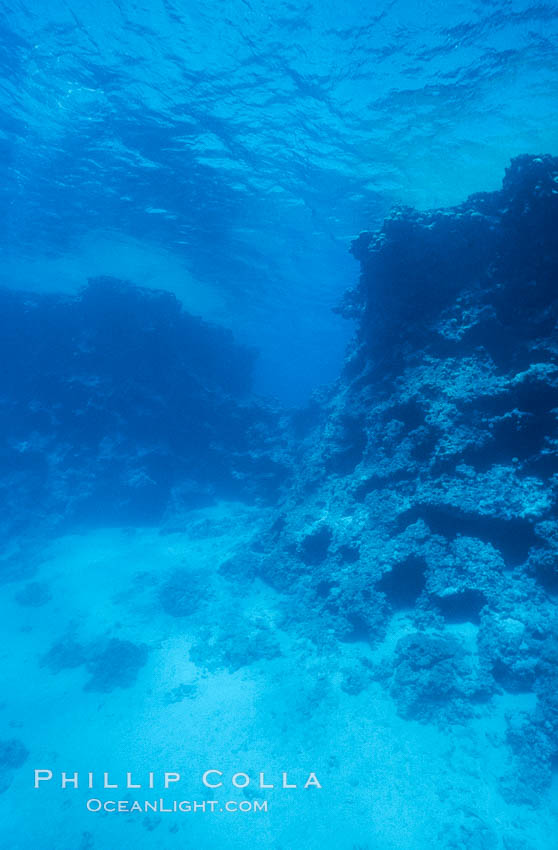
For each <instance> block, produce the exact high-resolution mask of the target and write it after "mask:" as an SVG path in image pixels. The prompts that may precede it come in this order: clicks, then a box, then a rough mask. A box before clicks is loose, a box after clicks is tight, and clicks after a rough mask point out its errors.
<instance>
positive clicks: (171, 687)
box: [0, 503, 558, 850]
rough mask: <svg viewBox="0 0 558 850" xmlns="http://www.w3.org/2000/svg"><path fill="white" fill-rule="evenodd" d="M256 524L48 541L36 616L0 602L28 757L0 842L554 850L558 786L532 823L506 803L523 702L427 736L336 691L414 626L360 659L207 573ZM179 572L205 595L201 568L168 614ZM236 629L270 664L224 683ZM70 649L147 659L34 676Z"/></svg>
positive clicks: (18, 726) (271, 595) (11, 700)
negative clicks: (115, 674)
mask: <svg viewBox="0 0 558 850" xmlns="http://www.w3.org/2000/svg"><path fill="white" fill-rule="evenodd" d="M258 518H259V512H258V510H257V509H251V508H248V507H246V506H244V505H240V504H227V503H221V504H220V505H219V506H216V507H212V508H207V509H204V510H198V511H194V512H192V513H191V514H190V515H189V516H188V517H187V518H186V520H185V522H184V525H183V528H182V529H181V530H180V531H176V532H174V533H170V534H169V533H161V532H160V530H159V529H157V528H108V529H95V530H91V531H87V532H85V531H84V532H82V533H80V534H74V535H69V536H65V537H62V538H59V539H57V540H55V541H51V542H50V543H48V544H46V545H45V548H44V552H43V559H42V562H41V563H40V565H39V566H38V568H37V571H36V573H35V574H34V575H33V576H32V577H31V578H30V579H28V580H29V581H33V582H37V583H39V584H40V585H41V586H43V587H44V586H46V587H47V588H48V592H49V594H50V599H48V601H46V602H45V604H42V605H40V606H36V605H35V606H29V605H22V604H21V601H18V600H17V599H16V596H17V595H18V594H20V592H21V590H22V587H23V586H24V583H22V582H15V583H9V584H4V585H3V586H2V587H1V588H0V593H1V597H2V598H1V609H2V611H3V616H2V619H1V620H0V628H1V630H2V640H1V646H2V682H3V698H2V703H1V707H0V711H1V714H0V717H1V725H2V730H3V737H4V738H18V739H20V740H21V741H22V742H23V743H24V745H25V746H26V748H27V749H28V751H29V758H28V759H27V761H26V763H25V764H24V765H23V767H21V768H20V769H18V770H17V771H14V773H13V777H12V780H11V784H10V786H9V788H8V789H7V790H6V791H5V792H4V793H3V794H1V795H0V847H2V848H9V850H29V848H37V849H38V850H50V849H51V848H52V850H117V848H118V850H132V849H133V850H142V848H157V850H166V848H172V850H177V848H180V850H188V848H217V847H223V848H231V850H235V849H237V850H245V848H257V847H262V848H267V847H269V848H273V850H302V848H316V850H317V848H338V850H396V848H397V850H399V848H401V850H404V849H405V850H425V848H431V847H432V848H435V847H441V848H445V847H456V848H457V847H463V848H469V847H471V848H477V847H478V848H483V847H485V846H486V847H487V848H488V847H491V846H492V844H489V843H486V845H485V844H484V843H483V838H482V835H483V824H486V825H488V826H489V827H490V829H491V830H492V831H493V833H496V834H497V835H498V836H499V837H500V838H499V842H500V843H499V845H498V846H501V847H505V848H507V847H513V848H516V847H517V848H520V847H521V846H523V845H522V841H523V840H525V841H526V842H527V844H528V846H531V845H532V846H533V847H536V848H538V850H550V848H551V847H554V846H555V843H553V842H554V838H553V836H556V835H558V793H557V791H558V788H557V787H556V785H555V786H554V787H553V788H552V789H551V791H550V792H549V794H548V798H545V799H542V800H541V803H540V807H539V808H537V809H535V808H531V807H528V806H510V805H508V804H507V803H506V802H505V800H504V798H503V797H502V795H501V794H500V791H499V783H500V777H501V776H502V775H503V773H504V772H505V771H506V769H509V764H508V762H507V758H508V755H507V753H508V752H509V750H508V749H507V748H506V747H505V746H504V741H503V739H504V734H505V714H506V711H507V710H508V709H509V708H511V707H512V705H513V706H515V707H518V706H519V707H521V703H522V701H523V702H525V703H526V707H528V705H527V702H526V700H527V699H528V698H527V697H526V696H525V695H517V696H513V695H510V694H507V695H505V696H500V697H498V698H496V699H494V700H492V701H491V702H490V703H488V704H487V705H482V706H479V708H478V713H477V716H476V717H475V719H474V720H473V721H471V722H469V723H468V724H467V725H455V726H452V727H448V728H446V729H438V728H436V727H435V726H432V725H422V724H420V723H417V722H409V721H405V720H402V719H401V718H399V717H398V716H397V714H396V711H395V706H394V703H393V701H392V700H391V698H390V697H389V695H388V693H387V691H386V689H385V688H384V687H383V686H382V685H380V684H376V683H372V684H370V685H369V686H368V687H367V688H365V690H364V691H362V692H361V693H358V694H351V693H348V692H347V690H345V689H343V688H342V687H341V683H342V681H343V678H344V677H345V680H346V679H347V676H349V677H350V672H351V669H352V668H354V669H355V670H356V669H362V666H363V664H362V659H366V658H369V659H370V660H371V661H379V660H380V659H381V658H382V656H384V655H386V653H387V652H388V651H389V647H390V646H392V645H393V643H394V642H395V641H396V640H397V638H398V637H400V636H401V635H402V634H403V633H404V632H405V630H409V631H412V626H411V624H410V622H409V621H408V620H407V618H406V617H405V616H404V615H400V616H399V617H396V618H394V620H393V621H392V627H391V630H390V632H389V634H388V636H387V638H386V641H385V642H384V643H382V644H381V645H380V646H378V647H376V648H374V650H373V651H372V650H371V648H370V646H369V645H368V644H365V643H361V642H355V643H340V642H339V641H338V640H337V639H336V638H335V637H334V636H333V635H327V634H326V635H323V636H322V638H321V639H319V640H317V639H316V635H317V632H316V630H315V629H313V630H312V633H310V632H306V630H305V625H304V624H303V623H297V622H296V621H295V620H293V618H292V616H291V615H290V612H289V608H290V603H289V599H288V598H287V597H285V596H282V595H280V594H277V593H276V592H275V591H273V590H272V589H271V588H269V587H267V586H266V585H265V584H263V583H262V582H261V581H260V580H255V581H246V580H241V579H239V578H231V577H225V576H224V575H222V574H221V573H219V566H220V565H221V564H222V563H223V562H224V561H226V560H227V558H228V557H230V555H232V554H233V553H234V552H236V551H238V549H239V547H240V548H241V547H243V546H246V545H247V543H248V541H249V539H250V536H251V535H252V534H253V533H254V531H255V529H256V528H257V525H258ZM176 569H181V570H183V569H187V570H192V571H193V573H195V574H196V581H198V582H199V578H200V572H201V571H203V582H204V585H205V588H206V589H205V590H204V594H203V595H204V599H203V600H202V601H201V602H200V605H199V606H198V608H197V610H196V611H195V613H193V614H192V615H190V616H184V617H175V616H171V615H170V614H169V613H166V612H165V611H164V610H163V608H162V606H161V602H160V591H159V588H160V586H161V583H162V582H164V581H165V580H166V579H167V578H168V576H169V575H171V574H172V573H173V571H174V570H176ZM453 628H454V629H455V630H456V632H457V633H459V634H460V636H461V637H462V640H463V641H464V642H467V641H471V640H473V639H474V636H475V635H474V631H475V627H474V626H473V625H471V624H464V625H460V626H455V627H453ZM247 634H248V635H252V636H255V639H256V640H260V639H261V640H264V639H266V637H265V636H267V638H269V637H270V636H271V638H272V640H276V641H277V642H278V644H279V646H280V651H281V654H280V655H276V657H273V658H260V659H256V660H253V661H252V662H251V663H249V664H247V665H246V666H241V667H240V668H239V669H236V670H232V669H229V668H228V667H227V659H228V658H229V657H230V656H231V652H232V653H233V654H234V651H235V647H237V646H240V647H242V645H243V644H242V643H241V641H242V636H244V637H245V636H246V635H247ZM69 635H71V636H72V637H73V639H74V640H75V641H77V642H78V643H82V644H88V643H89V642H92V641H93V642H94V641H97V640H99V639H101V638H107V637H108V638H110V637H118V638H120V639H122V640H130V641H132V642H134V643H136V644H141V643H144V644H147V646H148V647H149V653H148V660H147V663H146V664H145V666H143V667H142V668H141V669H140V670H139V673H138V675H137V679H136V681H135V683H134V684H132V685H130V686H128V687H124V688H120V687H116V688H114V689H113V690H111V691H109V692H107V693H103V692H99V691H95V690H86V689H84V686H85V685H86V683H87V681H88V679H89V678H90V676H89V674H88V672H87V670H86V668H85V667H84V666H83V665H82V666H78V667H75V668H68V669H61V670H59V671H58V672H55V671H54V670H53V669H52V667H49V666H48V665H45V663H44V656H45V654H46V653H47V652H48V651H49V649H50V648H51V647H52V646H53V644H55V643H56V642H57V641H59V640H60V639H62V638H67V637H68V636H69ZM386 644H387V645H386ZM192 646H195V647H197V649H196V651H194V652H193V655H194V657H195V658H196V661H197V664H196V663H193V661H192V660H190V650H191V648H192ZM200 647H201V648H200ZM204 647H205V649H204ZM234 666H235V664H234V663H233V664H229V667H234ZM34 768H50V769H52V770H53V771H54V772H55V777H57V778H58V775H59V773H58V775H57V773H56V772H57V771H58V772H60V771H62V770H65V771H66V772H68V773H69V772H73V771H75V770H79V771H82V772H83V775H84V774H85V772H86V771H88V770H92V771H97V772H98V773H99V774H100V772H102V771H104V770H107V771H110V772H111V776H113V775H114V776H115V777H117V778H120V779H122V778H124V773H125V771H126V770H131V771H133V773H134V777H135V776H138V777H139V776H140V774H143V776H144V777H146V775H147V772H148V771H149V770H153V771H155V772H156V774H157V775H158V776H160V775H161V774H162V772H163V771H164V770H168V771H179V772H180V773H181V774H182V776H183V780H182V782H181V784H180V785H179V786H175V788H174V789H173V790H169V791H167V792H164V791H161V790H156V791H149V790H148V789H145V790H141V791H128V792H127V791H125V790H124V789H122V790H120V791H113V792H103V791H95V792H90V791H87V790H86V789H80V790H78V791H75V790H73V789H71V788H69V789H67V790H65V791H61V790H60V788H59V787H55V782H54V781H53V782H51V783H50V784H49V785H48V787H47V786H45V787H44V788H41V790H39V791H36V790H34V789H33V769H34ZM207 768H217V769H220V770H222V771H223V772H224V773H225V774H228V775H230V774H231V773H232V772H235V771H244V772H247V773H248V774H250V775H251V776H253V777H254V780H255V779H257V776H258V774H259V772H260V771H264V772H265V775H266V779H267V781H276V782H278V783H280V777H281V772H282V771H284V770H286V771H288V774H289V781H299V782H303V781H304V778H305V777H306V774H307V773H308V772H309V771H310V770H313V771H315V772H316V773H317V775H318V777H319V779H320V781H321V783H322V785H323V788H322V789H321V790H318V789H315V788H309V789H307V790H303V789H297V790H282V789H279V788H275V789H273V790H272V791H267V792H258V791H257V790H254V789H252V786H251V787H250V789H248V791H247V793H246V794H244V793H243V792H242V791H238V790H237V791H235V790H233V789H232V788H224V789H222V792H209V791H208V790H206V791H205V792H204V789H203V786H202V784H201V779H200V777H201V774H202V772H203V770H205V769H207ZM268 777H269V778H268ZM135 781H138V780H137V779H136V780H135ZM139 781H141V780H139ZM262 793H264V794H266V795H267V796H266V797H265V799H267V800H268V812H267V813H265V812H246V813H215V814H210V813H209V812H206V813H202V812H197V813H177V814H174V813H173V814H167V813H164V814H161V815H159V814H153V813H151V814H148V815H145V814H143V813H133V814H124V813H121V814H93V813H89V812H88V811H87V810H86V805H85V803H86V800H87V799H88V798H89V797H90V796H98V797H102V798H104V799H110V798H111V797H112V798H114V799H128V800H133V799H138V800H140V801H143V800H145V799H158V798H159V797H164V799H165V800H173V799H189V800H203V799H217V800H219V801H224V800H238V801H240V800H243V799H253V797H256V798H258V799H263V797H262V796H261V795H262ZM471 824H473V826H471ZM475 824H477V825H478V828H476V827H475V826H474V825H475ZM504 835H505V836H507V839H506V843H502V836H504ZM514 841H515V843H514ZM460 842H461V843H460Z"/></svg>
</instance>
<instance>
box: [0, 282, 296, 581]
mask: <svg viewBox="0 0 558 850" xmlns="http://www.w3.org/2000/svg"><path fill="white" fill-rule="evenodd" d="M253 357H254V355H253V352H251V351H249V350H247V349H245V348H243V347H241V346H239V345H238V344H236V343H235V342H234V340H233V338H232V335H231V334H230V332H228V331H225V330H223V329H221V328H218V327H215V326H212V325H209V324H207V323H206V322H204V321H202V320H201V319H198V318H196V317H194V316H191V315H189V314H188V313H186V312H185V311H184V310H183V309H182V308H181V305H180V303H179V302H178V301H177V299H176V298H175V297H174V296H173V295H171V294H169V293H166V292H157V291H150V290H144V289H139V288H137V287H134V286H132V285H130V284H127V283H124V282H122V281H118V280H114V279H109V278H100V279H95V280H92V281H90V282H89V285H88V286H87V287H86V288H85V289H84V290H83V291H82V292H81V293H80V294H79V295H77V296H72V297H70V296H61V295H53V294H31V293H22V292H18V291H13V290H3V291H0V358H1V360H2V363H3V368H2V370H1V372H0V404H1V408H2V419H3V427H2V439H1V443H0V472H1V473H2V474H1V486H2V488H3V499H4V503H5V504H6V505H9V508H8V510H7V511H6V512H5V513H4V515H3V518H2V522H3V524H4V531H5V536H6V537H10V536H11V537H12V539H13V537H14V535H16V534H17V533H18V532H19V531H22V532H25V533H26V535H27V539H29V531H30V529H36V528H37V527H40V528H41V529H42V530H44V529H45V528H46V527H54V528H57V529H59V528H60V527H61V526H63V525H64V524H66V525H68V524H69V523H72V524H75V523H76V522H80V521H83V522H87V523H94V524H103V523H107V522H108V523H113V522H117V523H122V522H132V523H133V522H139V523H141V522H161V521H165V522H168V523H170V524H173V523H174V524H175V525H176V524H177V523H178V524H179V523H180V512H181V510H184V509H187V508H188V507H191V506H199V505H200V504H204V503H209V502H211V500H212V499H213V498H214V497H215V496H219V497H221V498H223V497H228V498H244V499H263V500H266V499H269V498H271V497H272V495H274V494H275V492H276V489H277V487H278V486H279V485H280V483H281V481H282V480H283V479H284V477H285V474H286V468H285V465H284V458H285V456H286V455H285V452H284V451H283V450H281V451H279V450H278V449H279V448H280V443H279V441H280V429H279V428H278V425H277V423H278V420H279V413H278V412H277V411H276V410H274V409H273V408H272V407H271V406H269V405H266V404H264V403H259V402H256V401H254V400H253V399H249V398H248V394H249V390H250V385H251V370H252V361H253ZM8 554H9V553H8ZM24 560H25V559H22V558H21V557H20V556H19V554H18V553H16V563H15V564H14V562H13V559H11V558H10V557H9V556H8V555H6V557H5V558H3V559H2V560H1V567H2V570H1V572H2V574H3V576H4V577H5V578H9V577H10V572H11V570H12V569H13V570H16V571H17V573H18V575H21V570H22V569H23V562H24ZM27 560H29V559H28V558H27ZM31 569H32V567H31V566H30V570H31Z"/></svg>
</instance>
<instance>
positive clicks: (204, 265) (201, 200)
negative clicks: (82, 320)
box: [0, 0, 558, 403]
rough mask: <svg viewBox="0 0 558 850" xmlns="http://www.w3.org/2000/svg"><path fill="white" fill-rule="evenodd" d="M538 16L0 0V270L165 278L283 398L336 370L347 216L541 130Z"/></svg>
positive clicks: (353, 218)
mask: <svg viewBox="0 0 558 850" xmlns="http://www.w3.org/2000/svg"><path fill="white" fill-rule="evenodd" d="M557 21H558V12H557V10H556V8H555V5H554V4H553V3H540V2H536V3H530V2H524V0H502V2H500V1H499V0H490V2H486V0H483V2H480V1H479V2H477V3H475V2H453V1H452V2H448V3H439V2H436V0H432V2H403V0H398V1H397V2H385V3H384V2H374V3H372V4H371V3H369V2H354V1H352V2H340V0H334V2H327V3H319V4H318V3H304V4H302V5H300V4H299V5H297V4H293V3H288V2H285V3H280V2H259V3H250V2H247V0H237V2H221V0H219V2H211V0H209V2H204V3H203V4H202V3H196V2H188V3H186V2H172V0H150V2H146V3H143V4H142V3H132V2H104V0H103V2H97V0H96V2H87V0H80V2H79V3H78V2H75V3H71V2H70V3H58V2H52V3H49V2H43V0H41V2H35V3H32V4H31V3H25V2H17V3H4V4H2V30H1V33H2V54H1V63H2V65H1V72H2V77H3V95H2V99H1V102H0V109H1V115H2V122H1V127H2V164H1V168H2V180H1V186H2V204H3V207H4V221H5V223H4V228H3V231H2V236H1V239H2V249H3V256H4V258H3V263H2V280H3V282H5V283H7V284H9V285H11V286H20V287H22V288H32V289H41V290H43V289H49V290H55V291H60V290H64V291H75V289H76V288H78V287H79V286H81V285H82V284H83V280H84V279H85V278H87V277H91V276H95V275H98V274H113V275H116V276H117V277H121V278H126V279H132V280H134V281H135V282H136V283H137V284H145V285H154V286H157V287H160V286H163V287H164V288H168V289H170V290H171V291H174V292H176V293H177V294H178V295H179V296H180V297H181V298H182V299H183V300H184V303H185V304H186V306H187V307H188V308H190V309H191V310H192V311H193V312H195V313H199V314H201V315H203V316H204V317H208V318H214V319H217V320H219V321H221V322H223V323H225V324H227V325H228V326H229V327H232V328H233V329H234V330H235V332H236V333H237V334H238V337H239V338H240V340H241V341H243V342H246V343H248V344H250V345H255V346H257V347H258V348H259V349H260V351H261V357H260V359H259V364H258V367H257V368H258V388H259V389H260V390H261V391H264V392H266V393H268V392H270V391H271V392H272V393H274V394H276V395H277V396H279V397H280V398H281V399H285V400H288V401H289V402H297V403H298V402H300V401H301V400H303V399H305V398H307V397H308V395H309V393H310V392H311V390H312V389H314V388H315V387H316V386H317V385H318V384H320V383H322V382H324V381H328V380H331V379H333V378H334V377H335V376H336V375H337V372H338V370H339V365H340V363H341V360H342V357H343V352H344V346H345V343H346V340H347V338H348V336H349V331H348V329H347V327H346V324H345V323H343V322H342V321H341V320H340V319H338V318H336V317H335V316H333V315H332V314H331V307H332V306H334V305H335V304H336V303H337V302H338V300H339V297H340V295H341V294H342V293H343V291H344V290H345V289H346V288H347V287H348V286H350V285H352V283H353V281H354V279H355V276H356V275H357V273H358V272H357V268H356V266H355V264H354V262H353V261H352V260H351V259H350V258H349V257H348V256H347V245H348V243H349V240H350V239H351V238H352V237H353V236H354V235H355V234H356V233H358V232H359V230H361V229H363V228H365V227H372V226H373V225H375V224H378V223H380V222H381V219H382V217H383V215H384V214H385V213H386V212H387V211H388V210H389V208H390V207H391V206H392V204H393V203H400V202H402V203H408V204H411V205H413V206H418V207H422V208H428V207H432V206H439V205H445V204H448V203H456V202H458V201H460V200H462V199H463V198H464V197H466V196H467V195H468V194H470V193H471V192H473V191H479V190H487V189H492V188H496V187H497V186H498V185H499V181H500V175H501V174H502V172H503V169H504V167H505V165H506V164H507V163H508V161H509V159H510V158H511V157H512V156H515V155H517V154H519V153H525V152H533V153H537V152H541V151H543V152H544V151H552V150H553V149H554V145H555V136H556V127H555V122H553V120H552V115H553V113H554V111H555V104H556V86H557V77H558V58H557V54H556V50H557V48H556V30H557V27H558V23H557ZM285 345H288V346H289V349H290V350H291V351H292V353H293V357H292V358H289V359H288V360H287V359H286V358H285V357H284V351H285Z"/></svg>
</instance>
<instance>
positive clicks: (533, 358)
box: [230, 156, 558, 801]
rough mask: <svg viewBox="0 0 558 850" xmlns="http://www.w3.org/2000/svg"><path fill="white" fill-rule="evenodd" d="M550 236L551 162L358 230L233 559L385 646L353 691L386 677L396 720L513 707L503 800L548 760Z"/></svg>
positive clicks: (556, 314) (544, 774) (556, 580)
mask: <svg viewBox="0 0 558 850" xmlns="http://www.w3.org/2000/svg"><path fill="white" fill-rule="evenodd" d="M557 231H558V160H556V159H553V158H551V157H548V156H542V157H527V156H524V157H519V158H518V159H515V160H514V161H513V162H512V164H511V166H510V168H509V169H508V171H507V172H506V176H505V179H504V183H503V187H502V190H501V191H498V192H494V193H490V194H479V195H475V196H473V197H471V198H469V199H468V200H467V201H466V202H465V203H464V204H462V205H461V206H458V207H455V208H451V209H444V210H436V211H431V212H417V211H415V210H412V209H406V208H404V209H396V210H395V211H394V212H393V213H392V215H391V216H390V217H389V218H388V219H387V220H386V221H385V223H384V225H383V227H382V228H381V230H380V231H379V232H378V233H375V234H373V233H362V234H361V235H360V236H359V238H358V239H357V240H356V241H355V242H354V244H353V247H352V250H353V253H354V255H355V257H357V258H358V260H359V261H360V264H361V270H362V273H361V277H360V283H359V285H358V287H357V288H356V289H355V290H354V291H351V292H349V293H348V294H347V297H346V299H345V303H344V305H343V312H344V313H345V315H348V316H351V317H353V318H356V319H357V322H358V332H357V335H356V338H355V341H354V344H353V345H352V347H351V349H350V352H349V355H348V358H347V361H346V365H345V368H344V372H343V374H342V376H341V377H340V379H339V381H338V382H337V384H336V385H335V387H334V388H333V390H332V391H331V392H329V393H328V394H327V395H325V396H324V397H323V398H322V399H321V400H320V399H318V400H317V401H316V403H315V405H314V409H313V411H312V410H311V411H308V413H307V421H306V422H304V421H302V417H301V421H300V423H299V425H300V428H301V432H302V431H304V433H305V437H304V439H303V440H302V442H301V448H300V458H299V463H298V464H297V468H298V469H299V473H298V475H297V476H296V478H295V480H294V482H293V485H292V487H291V489H290V491H289V496H288V498H287V499H285V501H284V502H283V504H282V505H281V507H280V509H279V510H278V511H277V514H276V516H275V518H274V521H273V524H272V525H271V526H270V527H269V529H268V531H267V532H266V533H265V534H263V535H261V536H260V537H259V538H258V540H257V542H256V544H255V545H254V547H253V551H252V552H251V553H248V554H247V555H246V556H245V564H244V568H245V569H249V570H251V571H252V572H253V573H254V574H257V575H260V576H261V577H263V578H264V579H265V580H266V581H268V582H271V583H272V584H273V585H275V586H277V587H279V588H282V589H285V590H288V591H289V592H290V593H291V594H292V596H293V609H292V610H293V619H294V620H296V619H300V618H302V619H304V618H305V619H306V620H308V617H309V614H308V611H311V612H313V613H312V615H311V619H313V626H312V628H313V630H314V633H315V634H316V635H318V634H324V633H332V632H333V633H334V634H335V635H336V636H337V638H338V639H341V640H366V641H369V642H371V643H372V644H373V645H376V646H381V645H382V642H383V641H384V642H385V646H386V651H385V655H384V656H383V660H382V663H381V664H379V665H378V667H377V669H373V670H367V671H363V676H361V679H362V681H361V682H360V684H359V681H360V680H359V677H358V676H356V677H353V681H352V684H351V683H349V685H348V686H349V687H353V688H356V689H358V688H359V687H363V686H364V685H363V682H364V681H365V680H366V676H376V677H380V678H382V679H383V681H384V682H385V686H386V688H388V689H389V690H390V692H391V695H392V697H393V699H394V700H395V702H396V704H397V707H398V711H399V712H400V714H401V715H402V716H405V717H409V718H413V719H417V720H419V721H423V722H437V723H455V722H461V721H463V720H464V719H465V718H467V717H470V716H472V715H473V714H475V713H478V712H481V716H482V712H483V711H485V712H486V716H489V714H490V710H491V709H490V703H491V700H493V699H494V698H495V697H497V696H498V695H500V696H504V697H505V695H506V694H525V696H526V699H525V700H524V704H525V705H526V706H529V708H528V709H527V710H525V711H519V710H517V711H511V712H510V715H509V718H508V727H509V731H508V743H509V747H510V759H511V762H510V764H511V765H512V766H511V767H510V774H509V776H507V777H503V778H502V786H503V791H504V793H505V794H507V795H508V796H509V798H510V799H513V800H516V801H519V800H522V801H523V800H527V801H534V800H536V796H537V794H538V793H540V791H541V790H542V789H543V788H545V787H547V786H548V785H549V783H550V779H551V770H552V764H553V759H554V758H555V757H556V755H557V754H558V670H557V661H558V643H557V625H558V618H557V607H556V602H557V598H558V564H557V556H558V522H557V519H556V488H557V485H558V458H557V454H556V449H557V438H558V429H557V419H558V391H557V389H558V335H557V333H556V331H557V318H558V298H557V284H558V280H557V270H558V241H557V240H556V233H557ZM312 417H314V419H313V420H312ZM230 568H231V569H233V565H231V567H230ZM398 618H399V620H401V619H403V620H404V623H405V626H404V628H402V630H401V633H400V634H399V635H398V633H397V630H396V629H395V627H394V624H395V623H397V622H398ZM387 635H391V636H392V638H393V635H395V638H393V639H390V641H386V636H387Z"/></svg>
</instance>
